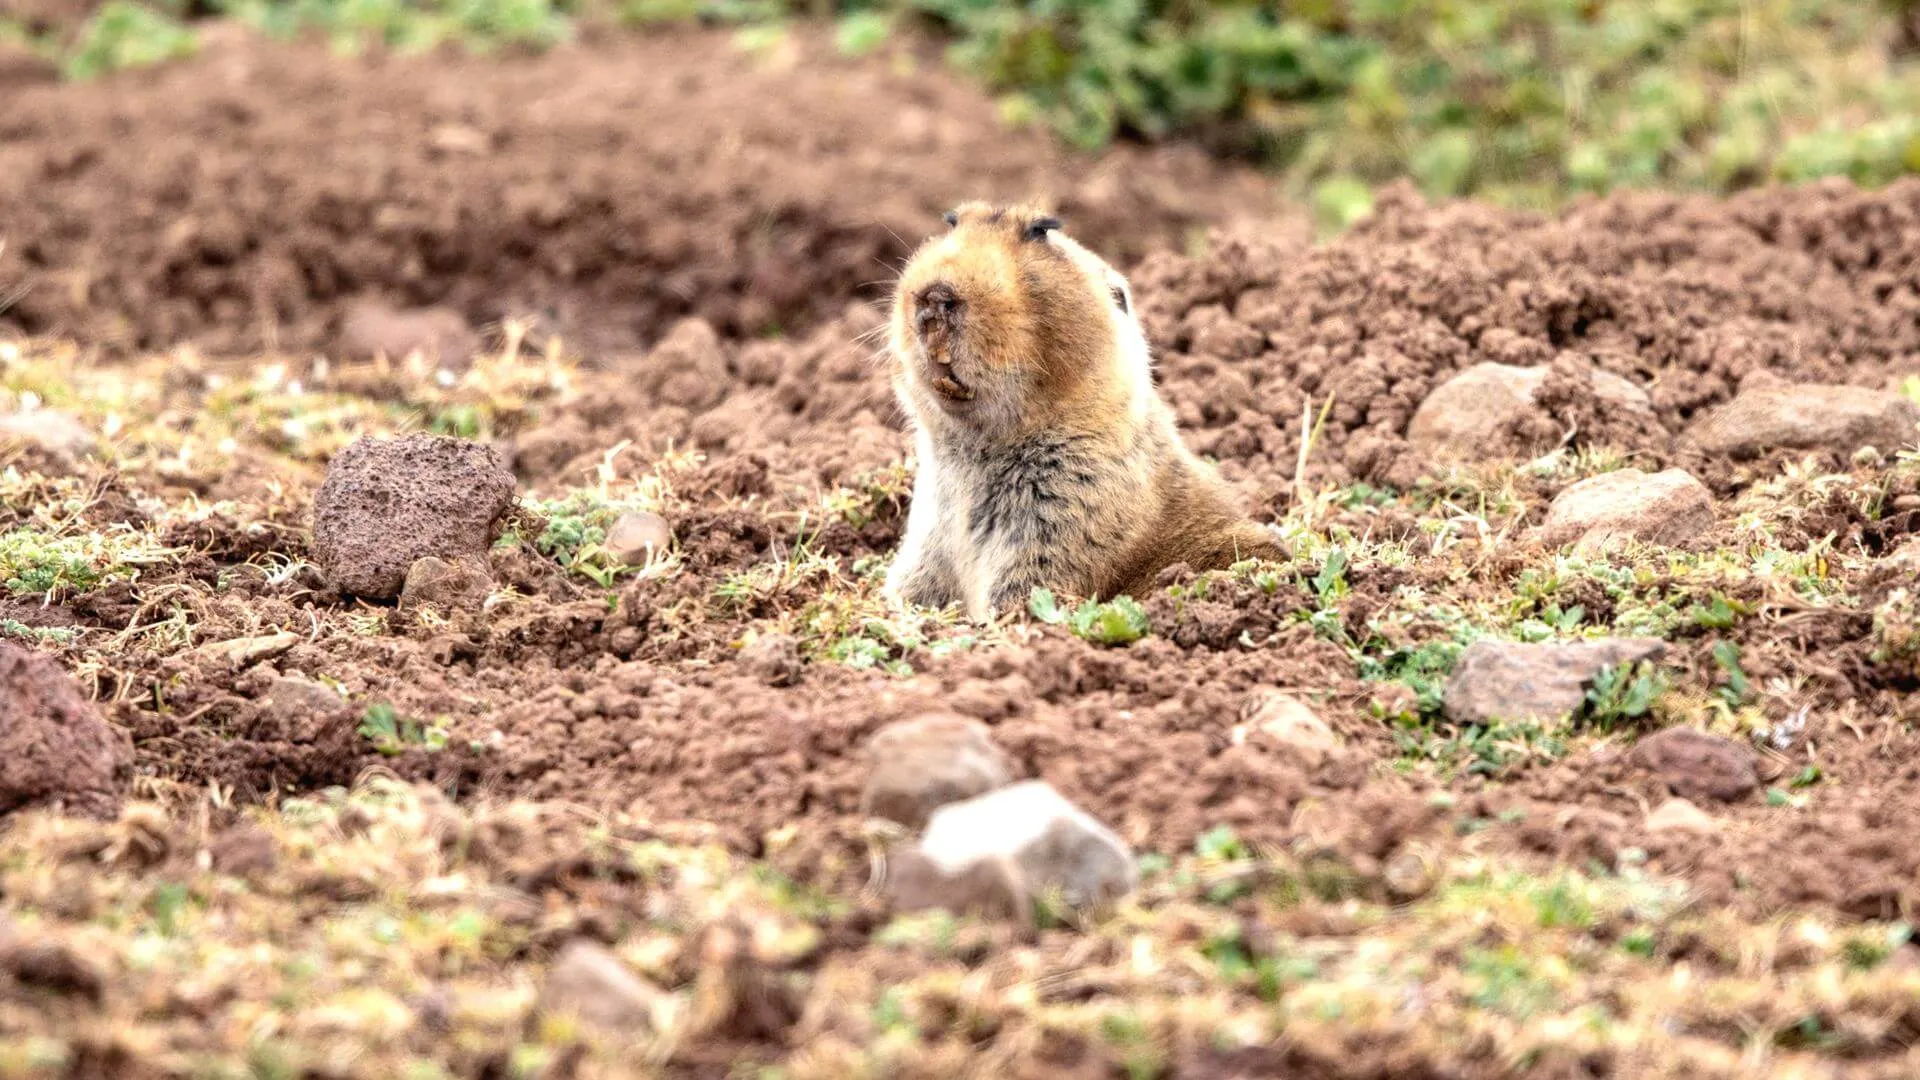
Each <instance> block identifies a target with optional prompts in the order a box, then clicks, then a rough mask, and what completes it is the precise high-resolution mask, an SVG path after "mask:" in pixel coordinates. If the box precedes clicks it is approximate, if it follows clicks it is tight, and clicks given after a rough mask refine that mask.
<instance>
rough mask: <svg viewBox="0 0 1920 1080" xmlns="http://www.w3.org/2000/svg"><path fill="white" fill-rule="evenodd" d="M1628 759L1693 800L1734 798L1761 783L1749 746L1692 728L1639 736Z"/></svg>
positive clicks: (1684, 797)
mask: <svg viewBox="0 0 1920 1080" xmlns="http://www.w3.org/2000/svg"><path fill="white" fill-rule="evenodd" d="M1631 760H1632V761H1633V763H1634V764H1636V765H1638V766H1639V767H1640V768H1642V769H1645V770H1646V771H1647V772H1649V773H1651V774H1653V776H1654V778H1655V779H1657V780H1659V781H1660V783H1662V784H1663V785H1665V786H1666V788H1667V789H1668V790H1669V791H1671V792H1673V793H1674V794H1675V795H1678V796H1679V797H1680V798H1682V799H1689V800H1692V801H1694V802H1700V801H1703V800H1706V799H1712V800H1715V801H1718V802H1733V801H1734V800H1736V799H1740V798H1743V797H1745V796H1746V795H1747V794H1748V793H1750V792H1752V791H1753V790H1754V789H1755V788H1757V787H1759V786H1760V778H1759V776H1758V775H1757V774H1756V772H1755V768H1754V766H1755V762H1756V756H1755V754H1754V752H1753V751H1752V750H1750V749H1748V748H1747V747H1744V746H1741V745H1740V744H1739V743H1736V742H1734V741H1733V740H1731V739H1724V738H1721V737H1720V736H1718V735H1709V734H1708V733H1706V732H1704V731H1696V730H1694V729H1693V728H1667V729H1666V730H1664V731H1658V732H1655V733H1654V734H1652V735H1649V736H1647V737H1646V738H1644V739H1641V740H1640V742H1639V743H1638V744H1637V745H1635V746H1634V748H1633V754H1632V756H1631Z"/></svg>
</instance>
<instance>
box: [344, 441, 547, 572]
mask: <svg viewBox="0 0 1920 1080" xmlns="http://www.w3.org/2000/svg"><path fill="white" fill-rule="evenodd" d="M513 497H514V484H513V474H512V473H510V472H508V471H507V468H506V463H505V462H504V461H503V460H502V459H501V457H500V454H499V452H498V451H496V450H494V449H492V448H491V447H487V446H482V445H480V444H478V443H473V442H468V441H466V440H464V439H449V438H444V437H442V436H439V435H407V436H403V437H401V438H397V439H373V438H360V439H357V440H355V441H354V442H353V444H352V445H350V446H348V447H347V448H346V449H345V450H342V451H341V452H340V453H339V454H338V455H336V456H335V457H334V459H333V462H332V463H331V464H330V465H329V467H328V469H327V479H326V482H325V483H323V484H321V485H320V491H319V492H318V494H316V495H315V496H314V501H313V555H314V562H315V563H316V564H317V565H318V566H319V567H320V570H321V572H322V573H323V574H325V575H326V578H327V581H328V582H329V583H331V584H332V585H333V586H334V587H335V588H337V589H339V590H341V591H342V592H346V593H351V594H354V595H356V596H363V597H367V598H368V599H376V600H385V599H390V598H392V597H395V596H398V595H399V593H400V589H401V587H402V585H403V584H404V583H405V581H406V575H407V570H408V569H409V568H410V567H412V566H413V563H414V561H415V560H416V559H420V558H423V557H425V556H428V555H435V556H438V557H440V558H442V559H446V560H448V561H452V560H455V559H461V558H464V559H467V560H469V561H470V562H472V563H473V564H474V565H476V566H484V565H486V561H487V547H488V546H489V545H490V544H492V542H493V541H494V539H495V538H497V537H498V536H499V535H500V529H501V519H502V518H503V517H504V516H505V514H506V512H507V509H508V507H510V506H511V505H512V504H513Z"/></svg>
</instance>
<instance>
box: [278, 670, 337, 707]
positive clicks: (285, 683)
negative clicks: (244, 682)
mask: <svg viewBox="0 0 1920 1080" xmlns="http://www.w3.org/2000/svg"><path fill="white" fill-rule="evenodd" d="M263 696H264V697H265V699H266V701H267V703H268V704H269V705H271V706H272V707H273V708H276V709H280V710H282V711H285V712H289V713H293V714H296V715H315V714H317V715H321V716H328V715H332V714H333V713H335V712H338V711H339V710H341V709H342V708H345V707H346V704H347V699H346V698H344V697H341V696H340V692H339V691H337V690H335V689H334V688H333V687H331V686H328V685H326V684H325V683H317V682H314V681H312V680H310V679H303V678H301V677H299V676H297V675H280V676H276V677H275V678H274V680H273V681H272V682H271V683H268V684H267V692H266V694H265V695H263Z"/></svg>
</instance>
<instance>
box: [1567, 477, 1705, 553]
mask: <svg viewBox="0 0 1920 1080" xmlns="http://www.w3.org/2000/svg"><path fill="white" fill-rule="evenodd" d="M1712 527H1713V496H1712V494H1710V493H1709V492H1708V491H1707V487H1706V485H1705V484H1702V483H1701V482H1700V481H1698V480H1695V479H1694V478H1693V476H1692V475H1691V474H1689V473H1687V472H1685V471H1684V470H1681V469H1667V470H1666V471H1664V472H1657V473H1654V474H1652V475H1651V476H1649V475H1648V474H1646V473H1644V472H1641V471H1640V470H1639V469H1619V470H1616V471H1614V472H1609V473H1601V474H1600V475H1599V476H1594V477H1589V478H1588V479H1585V480H1582V481H1580V482H1579V483H1577V484H1573V485H1571V486H1570V487H1568V488H1567V489H1566V490H1565V491H1562V492H1561V493H1560V495H1559V497H1558V498H1556V499H1554V500H1553V505H1552V506H1551V507H1549V508H1548V510H1547V520H1546V521H1544V522H1542V523H1541V525H1540V528H1539V530H1538V532H1537V533H1536V536H1537V537H1538V538H1539V540H1540V542H1542V543H1544V544H1548V545H1550V546H1553V547H1559V546H1561V545H1563V544H1569V543H1575V544H1577V545H1578V547H1579V548H1580V549H1581V550H1583V551H1591V550H1598V549H1603V548H1605V547H1608V546H1610V545H1613V544H1617V543H1620V542H1623V541H1628V540H1634V541H1639V542H1640V543H1644V544H1660V545H1668V546H1670V545H1674V544H1684V543H1686V542H1687V541H1689V540H1692V539H1693V538H1695V537H1697V536H1699V535H1700V534H1701V533H1704V532H1706V531H1707V530H1708V529H1710V528H1712Z"/></svg>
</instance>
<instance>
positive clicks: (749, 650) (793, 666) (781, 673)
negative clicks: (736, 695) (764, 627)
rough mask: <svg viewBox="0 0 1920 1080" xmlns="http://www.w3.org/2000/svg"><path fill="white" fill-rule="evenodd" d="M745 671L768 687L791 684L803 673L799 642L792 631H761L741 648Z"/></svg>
mask: <svg viewBox="0 0 1920 1080" xmlns="http://www.w3.org/2000/svg"><path fill="white" fill-rule="evenodd" d="M740 664H741V666H743V667H745V668H746V669H747V673H748V674H750V675H752V676H753V677H754V678H756V679H759V680H760V681H761V682H763V683H766V684H767V685H768V686H792V685H794V684H795V683H797V682H799V681H800V679H801V677H802V676H803V675H804V674H805V673H806V662H805V661H804V660H802V659H801V658H800V642H799V641H798V640H797V639H796V638H795V637H794V636H793V635H792V634H760V635H758V636H756V637H755V638H754V639H753V640H752V641H750V642H748V643H747V644H746V646H745V647H743V648H742V649H741V650H740Z"/></svg>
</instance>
